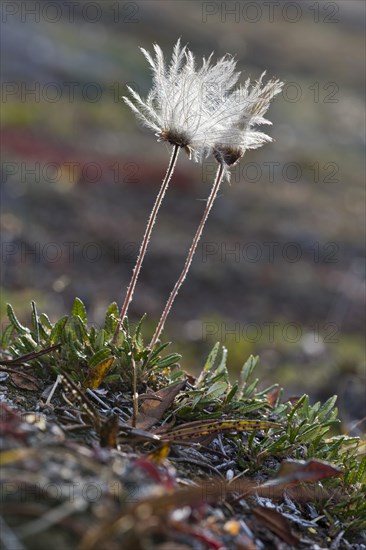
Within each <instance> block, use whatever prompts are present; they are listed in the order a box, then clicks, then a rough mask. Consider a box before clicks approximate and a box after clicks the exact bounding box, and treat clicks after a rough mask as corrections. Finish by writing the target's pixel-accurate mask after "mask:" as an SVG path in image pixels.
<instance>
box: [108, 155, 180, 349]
mask: <svg viewBox="0 0 366 550" xmlns="http://www.w3.org/2000/svg"><path fill="white" fill-rule="evenodd" d="M179 149H180V147H179V145H174V148H173V151H172V154H171V157H170V161H169V166H168V169H167V172H166V174H165V177H164V179H163V182H162V184H161V187H160V191H159V194H158V196H157V198H156V200H155V204H154V207H153V209H152V211H151V214H150V217H149V221H148V224H147V226H146V229H145V234H144V238H143V240H142V243H141V247H140V251H139V255H138V258H137V261H136V265H135V267H134V270H133V274H132V278H131V281H130V284H129V286H128V288H127V293H126V297H125V300H124V302H123V306H122V310H121V315H120V318H119V320H118V323H117V326H116V329H115V331H114V335H113V339H112V343H115V342H116V339H117V336H118V333H119V331H120V328H121V325H122V324H123V320H124V318H125V317H126V315H127V310H128V307H129V305H130V303H131V301H132V296H133V293H134V290H135V286H136V283H137V279H138V276H139V273H140V270H141V266H142V262H143V261H144V257H145V254H146V250H147V246H148V244H149V241H150V237H151V233H152V229H153V227H154V223H155V220H156V217H157V215H158V212H159V208H160V206H161V203H162V202H163V198H164V195H165V193H166V190H167V189H168V185H169V182H170V179H171V177H172V174H173V172H174V168H175V165H176V162H177V158H178V153H179Z"/></svg>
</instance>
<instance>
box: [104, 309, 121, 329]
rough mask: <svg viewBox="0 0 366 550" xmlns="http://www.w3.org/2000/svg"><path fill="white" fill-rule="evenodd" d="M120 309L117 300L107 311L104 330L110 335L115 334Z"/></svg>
mask: <svg viewBox="0 0 366 550" xmlns="http://www.w3.org/2000/svg"><path fill="white" fill-rule="evenodd" d="M118 318H119V311H118V305H117V303H116V302H112V303H111V304H110V305H109V306H108V308H107V311H106V314H105V318H104V330H105V331H106V333H107V334H108V335H113V334H114V331H115V330H116V326H117V323H118Z"/></svg>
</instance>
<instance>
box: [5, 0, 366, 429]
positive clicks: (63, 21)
mask: <svg viewBox="0 0 366 550" xmlns="http://www.w3.org/2000/svg"><path fill="white" fill-rule="evenodd" d="M1 10H2V39H1V61H2V73H3V74H2V88H1V89H2V112H1V131H2V173H1V176H2V177H1V185H2V190H1V192H2V213H1V232H2V282H1V300H2V306H1V314H2V323H3V325H4V323H5V322H6V319H5V315H4V312H5V309H4V305H5V304H6V302H11V303H12V304H13V305H14V307H15V309H16V312H17V314H18V316H19V317H20V318H21V319H22V320H23V321H24V322H26V321H28V322H29V318H30V300H31V299H34V300H36V302H37V305H38V309H39V311H44V312H46V313H47V314H48V315H49V317H50V318H51V320H53V321H55V320H56V319H57V318H59V317H60V316H61V315H63V314H67V313H69V312H70V309H71V306H72V302H73V300H74V297H75V296H79V297H80V298H81V299H82V300H83V301H84V302H85V304H86V307H87V310H88V316H89V317H88V318H89V320H90V323H93V324H100V323H102V322H103V317H104V312H105V309H106V307H107V305H108V304H109V303H110V302H112V301H117V302H118V303H120V304H121V303H122V301H123V298H124V293H125V290H126V287H127V285H128V282H129V279H130V276H131V273H132V269H133V266H134V261H135V259H136V256H137V251H138V247H139V244H140V240H141V238H142V235H143V232H144V229H145V225H146V221H147V217H148V215H149V213H150V210H151V208H152V205H153V202H154V199H155V196H156V194H157V192H158V189H159V185H160V183H161V180H162V177H163V175H164V173H165V170H166V167H167V163H168V160H169V155H170V149H169V146H168V145H166V144H164V143H158V142H157V141H156V138H155V136H154V135H153V134H152V133H151V132H149V131H147V130H145V129H143V128H141V126H140V125H139V124H138V122H137V121H136V119H135V117H134V115H133V114H132V113H131V112H130V111H129V109H128V107H127V106H125V105H124V103H123V101H122V99H121V96H122V95H123V94H125V93H126V88H125V86H126V84H130V85H132V86H134V87H135V89H138V90H139V91H140V92H141V93H142V95H145V94H146V93H147V92H148V90H149V87H150V84H151V74H150V70H149V68H148V65H147V63H146V60H145V58H144V57H143V55H142V54H141V52H140V51H139V46H142V47H144V48H146V49H148V50H151V49H152V43H154V42H157V43H158V44H160V45H161V47H162V48H163V50H164V52H165V54H166V56H167V57H169V56H170V53H171V50H172V47H173V45H174V43H175V42H176V40H177V38H178V37H181V38H182V42H183V43H188V44H189V47H190V48H191V49H192V50H193V52H194V53H195V55H196V56H197V58H198V59H200V58H201V57H202V56H208V55H209V54H210V53H211V52H212V51H214V52H215V56H222V55H224V54H225V53H231V54H234V55H235V57H236V59H237V62H238V68H239V70H241V71H242V72H243V74H242V79H244V78H246V77H248V76H250V77H251V78H252V79H256V78H258V77H259V76H260V74H261V73H262V71H263V70H265V69H266V70H267V76H268V77H271V76H276V77H278V78H280V79H281V80H283V81H284V82H286V86H285V88H284V91H283V93H282V95H280V96H278V97H277V98H276V100H275V101H274V103H273V105H272V106H271V108H270V110H269V113H268V118H270V120H271V121H272V122H273V127H269V128H268V133H269V134H270V135H271V136H272V137H273V138H274V139H275V140H276V141H275V142H274V143H272V144H268V145H266V146H264V147H262V148H261V149H259V150H257V151H252V152H248V153H247V154H246V155H245V157H244V159H243V160H242V161H241V163H240V164H239V165H238V166H237V167H236V168H235V170H233V175H232V180H231V184H230V185H229V184H227V183H225V184H224V185H223V187H222V191H221V194H220V196H219V197H218V199H217V202H216V203H215V205H214V208H213V211H212V213H211V216H210V218H209V220H208V223H207V225H206V227H205V231H204V235H203V238H202V241H201V245H200V246H199V248H198V252H197V255H196V257H195V260H194V263H193V265H192V268H191V271H190V274H189V276H188V278H187V280H186V281H185V283H184V286H183V287H182V289H181V291H180V294H179V296H178V298H177V300H176V303H175V305H174V308H173V310H172V312H171V314H170V317H169V319H168V322H167V325H166V331H165V333H164V339H165V340H172V341H173V342H174V343H173V344H172V346H171V351H177V352H179V353H182V355H183V358H182V367H183V368H185V369H186V370H188V371H191V372H196V371H197V370H198V369H199V368H200V367H201V366H202V362H203V360H204V357H205V356H206V355H207V353H208V352H209V350H210V349H211V347H212V346H213V344H214V343H215V342H216V341H217V340H220V341H221V342H222V343H223V344H224V345H225V346H226V347H227V348H228V349H229V366H230V369H231V370H232V373H233V377H235V376H236V375H237V373H238V370H239V369H240V367H241V366H242V364H243V362H244V361H245V359H246V358H247V356H248V355H249V354H250V353H253V354H260V356H261V366H260V368H259V370H258V372H257V375H258V376H259V377H260V380H261V384H262V385H263V386H265V385H268V384H269V383H272V382H280V383H281V384H283V385H284V386H285V388H286V390H285V392H286V395H288V396H294V395H298V394H299V393H301V392H304V391H306V392H308V393H310V394H311V396H312V401H314V400H316V399H325V398H327V397H329V396H331V395H333V394H334V393H337V394H339V405H340V408H341V412H342V418H343V420H344V422H345V423H346V425H347V426H351V423H352V422H353V421H354V420H356V419H360V418H362V417H363V416H365V415H366V410H365V409H366V400H365V394H366V381H365V348H364V328H365V324H364V321H365V318H364V311H365V309H364V282H365V262H364V245H365V240H364V239H365V233H364V230H365V211H364V205H365V200H364V199H365V196H364V177H365V167H364V161H363V150H364V137H365V124H364V122H365V119H364V103H363V101H364V99H363V95H364V90H365V82H364V79H365V69H364V45H365V44H364V23H365V5H364V3H363V2H360V1H350V0H347V1H344V0H343V1H338V2H316V3H313V2H307V1H302V2H299V1H298V2H273V3H272V2H246V1H242V2H191V1H177V0H174V1H172V2H169V1H165V0H163V1H157V0H147V1H134V2H118V1H115V0H113V1H109V0H104V1H99V2H88V1H75V2H62V1H58V2H57V1H55V0H54V1H53V2H48V1H46V0H45V1H43V2H33V1H31V0H29V1H27V2H16V1H7V2H2V5H1ZM265 130H267V128H265ZM214 171H215V163H214V162H213V161H212V159H207V161H205V163H204V164H203V166H200V165H195V164H194V163H192V162H191V161H189V160H188V158H187V157H186V156H185V154H184V153H182V154H181V155H180V158H179V161H178V167H177V170H176V172H175V175H174V178H173V180H172V185H171V187H170V189H169V191H168V194H167V196H166V199H165V201H164V204H163V207H162V209H161V212H160V215H159V218H158V222H157V224H156V226H155V228H154V233H153V238H152V241H151V243H150V247H149V251H148V254H147V256H146V259H145V263H144V265H143V269H142V272H141V276H140V279H139V282H138V285H137V288H136V292H135V297H134V300H133V302H132V305H131V308H130V318H131V320H132V321H137V320H138V319H139V318H140V317H141V316H142V315H143V314H144V313H146V314H147V319H146V322H145V336H146V339H148V338H149V337H151V335H152V333H153V330H154V327H155V324H156V322H157V320H158V319H159V315H160V313H161V312H162V310H163V307H164V304H165V302H166V300H167V298H168V295H169V293H170V291H171V289H172V287H173V285H174V283H175V281H176V278H177V277H178V275H179V273H180V271H181V269H182V267H183V263H184V259H185V256H186V253H187V250H188V247H189V245H190V242H191V239H192V237H193V234H194V232H195V230H196V227H197V224H198V222H199V219H200V217H201V215H202V212H203V209H204V200H205V199H206V197H207V196H208V194H209V190H210V185H211V182H212V177H213V174H214Z"/></svg>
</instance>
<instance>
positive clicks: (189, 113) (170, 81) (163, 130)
mask: <svg viewBox="0 0 366 550" xmlns="http://www.w3.org/2000/svg"><path fill="white" fill-rule="evenodd" d="M141 51H142V53H143V54H144V56H145V57H146V59H147V61H148V62H149V64H150V66H151V68H152V71H153V85H152V88H151V90H150V92H149V93H148V96H147V98H146V99H145V100H143V99H142V98H141V97H140V95H139V94H138V93H137V92H135V91H134V90H133V89H132V88H131V87H128V90H129V92H130V94H131V99H129V98H127V97H124V98H123V99H124V101H125V102H126V103H127V105H128V106H129V107H130V108H131V109H132V111H133V112H134V113H135V114H136V115H137V117H138V119H139V120H140V121H141V122H142V123H143V125H144V126H146V127H147V128H150V129H151V130H153V131H154V132H155V135H156V136H157V137H158V141H165V142H168V143H170V144H171V145H173V151H172V154H171V158H170V162H169V166H168V169H167V172H166V175H165V177H164V180H163V182H162V184H161V187H160V191H159V193H158V196H157V198H156V201H155V204H154V207H153V209H152V212H151V214H150V217H149V220H148V224H147V227H146V230H145V234H144V237H143V240H142V243H141V247H140V251H139V255H138V258H137V261H136V265H135V267H134V270H133V274H132V278H131V281H130V284H129V286H128V289H127V293H126V297H125V300H124V303H123V305H122V310H121V315H120V319H119V322H118V324H117V327H116V331H115V334H114V341H115V340H116V338H117V335H118V332H119V330H120V327H121V324H122V323H123V320H124V318H125V316H126V314H127V311H128V307H129V304H130V302H131V300H132V297H133V293H134V290H135V286H136V283H137V279H138V276H139V273H140V270H141V266H142V263H143V260H144V256H145V254H146V250H147V247H148V244H149V240H150V237H151V233H152V229H153V226H154V223H155V220H156V217H157V214H158V212H159V209H160V206H161V203H162V201H163V198H164V195H165V193H166V190H167V188H168V185H169V182H170V179H171V176H172V174H173V172H174V168H175V165H176V161H177V157H178V153H179V151H180V149H181V148H183V149H184V150H185V151H186V153H187V154H188V156H189V158H193V159H194V160H195V161H197V162H198V161H200V160H201V159H202V157H203V155H204V154H205V153H207V152H209V151H210V150H211V149H212V148H213V147H214V146H215V144H216V143H217V142H218V140H219V141H220V142H221V141H222V139H224V138H223V136H224V130H225V128H227V119H228V115H227V113H225V107H224V104H223V102H222V97H221V94H224V95H226V94H227V93H228V91H229V90H230V89H231V88H232V87H233V86H234V85H235V83H236V82H237V80H238V78H239V73H236V72H235V67H236V63H235V61H234V60H233V59H232V58H231V57H230V56H224V57H222V58H221V59H219V60H218V62H217V63H216V64H215V65H211V57H212V55H211V56H210V57H209V58H208V59H203V61H202V66H201V67H200V68H199V69H197V68H196V63H195V59H194V56H193V54H192V52H191V51H190V50H188V49H187V47H186V46H185V47H181V45H180V40H178V41H177V43H176V45H175V46H174V50H173V55H172V59H171V62H170V65H169V66H166V64H165V61H164V56H163V52H162V50H161V48H160V47H159V46H158V45H157V44H155V45H154V51H155V58H153V57H152V56H151V55H150V53H149V52H147V51H146V50H145V49H143V48H141ZM230 143H231V142H230V141H228V142H227V143H225V144H226V145H227V146H230Z"/></svg>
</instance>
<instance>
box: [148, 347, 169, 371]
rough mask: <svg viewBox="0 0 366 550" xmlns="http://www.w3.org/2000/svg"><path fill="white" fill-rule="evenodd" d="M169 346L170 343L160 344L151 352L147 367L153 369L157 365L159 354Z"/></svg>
mask: <svg viewBox="0 0 366 550" xmlns="http://www.w3.org/2000/svg"><path fill="white" fill-rule="evenodd" d="M169 345H170V342H166V343H165V344H161V345H160V346H158V347H157V348H156V350H155V351H153V352H152V353H151V355H150V358H149V366H150V367H153V366H154V365H155V364H156V363H157V359H158V357H159V354H160V353H161V352H162V351H163V350H164V349H165V348H167V347H168V346H169Z"/></svg>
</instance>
